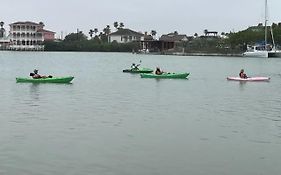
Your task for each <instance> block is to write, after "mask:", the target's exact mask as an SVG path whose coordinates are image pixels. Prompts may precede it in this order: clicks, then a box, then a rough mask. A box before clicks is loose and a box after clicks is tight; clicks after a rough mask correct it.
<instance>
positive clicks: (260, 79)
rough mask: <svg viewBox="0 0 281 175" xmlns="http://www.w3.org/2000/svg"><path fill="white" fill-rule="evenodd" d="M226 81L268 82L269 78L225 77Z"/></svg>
mask: <svg viewBox="0 0 281 175" xmlns="http://www.w3.org/2000/svg"><path fill="white" fill-rule="evenodd" d="M227 80H231V81H269V80H270V78H269V77H249V78H240V77H227Z"/></svg>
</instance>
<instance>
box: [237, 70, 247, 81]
mask: <svg viewBox="0 0 281 175" xmlns="http://www.w3.org/2000/svg"><path fill="white" fill-rule="evenodd" d="M239 77H240V78H244V79H246V78H248V76H247V75H246V74H245V73H244V69H241V71H240V73H239Z"/></svg>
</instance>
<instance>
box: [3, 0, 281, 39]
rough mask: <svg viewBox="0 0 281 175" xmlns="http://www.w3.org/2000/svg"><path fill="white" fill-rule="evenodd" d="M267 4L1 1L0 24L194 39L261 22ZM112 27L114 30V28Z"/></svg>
mask: <svg viewBox="0 0 281 175" xmlns="http://www.w3.org/2000/svg"><path fill="white" fill-rule="evenodd" d="M268 1H269V2H268V7H269V19H270V22H281V13H280V8H281V0H268ZM264 3H265V0H212V1H210V0H172V1H166V0H99V1H98V0H0V12H1V15H0V21H4V22H5V27H6V28H7V29H8V24H10V23H12V22H16V21H34V22H39V21H43V22H44V23H45V25H46V29H49V30H53V31H55V32H57V34H61V32H62V31H63V32H64V33H70V32H75V31H76V30H77V28H78V29H79V30H82V31H84V32H85V33H88V31H89V29H93V28H98V29H99V30H102V29H103V28H104V27H105V26H106V25H107V24H110V25H111V26H112V25H113V22H114V21H118V22H123V23H124V24H125V27H128V28H131V29H133V30H136V31H143V32H144V31H151V30H152V29H153V30H156V31H157V33H158V35H160V34H163V33H168V32H172V31H175V30H176V31H178V32H179V33H185V34H188V35H193V34H194V33H195V32H196V33H198V34H203V31H204V29H208V30H210V31H211V30H212V31H213V30H214V31H218V32H219V33H221V32H229V31H239V30H242V29H245V28H247V27H248V26H251V25H256V24H258V23H259V22H263V19H264ZM112 28H113V26H112Z"/></svg>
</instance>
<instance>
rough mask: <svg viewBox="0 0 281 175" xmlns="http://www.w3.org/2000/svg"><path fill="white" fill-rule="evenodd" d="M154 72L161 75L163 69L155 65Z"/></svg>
mask: <svg viewBox="0 0 281 175" xmlns="http://www.w3.org/2000/svg"><path fill="white" fill-rule="evenodd" d="M155 74H156V75H161V74H163V71H161V69H160V68H159V67H156V70H155Z"/></svg>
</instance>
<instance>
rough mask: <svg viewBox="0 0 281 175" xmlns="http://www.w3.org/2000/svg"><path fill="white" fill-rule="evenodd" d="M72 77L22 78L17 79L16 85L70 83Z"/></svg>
mask: <svg viewBox="0 0 281 175" xmlns="http://www.w3.org/2000/svg"><path fill="white" fill-rule="evenodd" d="M73 79H74V77H72V76H68V77H52V78H38V79H34V78H24V77H17V78H16V82H17V83H70V82H71V81H72V80H73Z"/></svg>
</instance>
